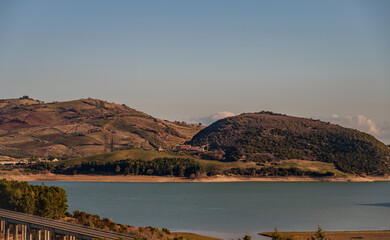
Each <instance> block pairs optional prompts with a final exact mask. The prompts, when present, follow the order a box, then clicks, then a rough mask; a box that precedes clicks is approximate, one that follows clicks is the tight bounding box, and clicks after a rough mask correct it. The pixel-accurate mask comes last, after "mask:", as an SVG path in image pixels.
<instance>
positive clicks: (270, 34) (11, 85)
mask: <svg viewBox="0 0 390 240" xmlns="http://www.w3.org/2000/svg"><path fill="white" fill-rule="evenodd" d="M389 11H390V1H385V0H383V1H378V0H370V1H369V0H367V1H359V0H345V1H339V0H333V1H332V0H329V1H312V0H310V1H306V0H301V1H298V0H297V1H287V0H286V1H271V0H270V1H257V0H256V1H228V0H223V1H222V0H221V1H212V0H211V1H99V0H95V1H90V0H84V1H75V0H67V1H18V0H12V1H11V0H10V1H8V0H3V1H1V2H0V84H1V87H0V98H15V97H19V96H22V95H29V96H31V97H33V98H37V99H40V100H44V101H48V102H50V101H54V100H58V101H61V100H71V99H78V98H85V97H93V98H100V99H104V100H108V101H112V102H117V103H125V104H127V105H128V106H131V107H133V108H136V109H139V110H141V111H144V112H146V113H148V114H151V115H153V116H156V117H159V118H163V119H169V120H187V121H201V120H205V119H207V118H208V119H214V118H213V116H216V115H215V113H218V112H219V115H221V112H224V111H225V112H231V113H234V114H239V113H242V112H253V111H261V110H270V111H274V112H279V113H286V114H289V115H294V116H302V117H313V118H321V119H323V120H327V121H332V122H335V123H339V124H343V125H345V126H348V127H354V128H358V129H361V130H364V131H366V132H370V133H372V134H374V135H376V136H377V137H378V138H379V139H381V140H382V141H384V142H387V143H390V110H389V109H390V108H389V102H390V94H389V90H390V67H389V66H390V14H388V13H389ZM229 114H230V113H227V115H229ZM217 115H218V114H217ZM219 115H218V116H219ZM223 115H224V114H222V116H223ZM206 122H207V121H206ZM373 127H374V128H373ZM373 129H374V130H373Z"/></svg>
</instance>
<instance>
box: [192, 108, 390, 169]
mask: <svg viewBox="0 0 390 240" xmlns="http://www.w3.org/2000/svg"><path fill="white" fill-rule="evenodd" d="M188 144H193V145H208V147H209V150H210V153H209V156H210V157H213V158H215V159H220V160H224V161H239V160H246V161H254V162H259V163H266V162H272V161H278V160H283V159H301V160H312V161H322V162H330V163H333V164H334V165H335V166H336V168H337V169H339V170H341V171H343V172H347V173H358V174H387V173H389V169H390V167H389V166H390V150H389V148H388V147H387V146H386V145H385V144H383V143H382V142H380V141H378V140H377V139H376V138H374V137H373V136H371V135H369V134H366V133H363V132H360V131H358V130H354V129H349V128H344V127H341V126H338V125H334V124H330V123H326V122H322V121H319V120H313V119H306V118H299V117H291V116H286V115H282V114H275V113H271V112H260V113H245V114H241V115H238V116H234V117H228V118H225V119H221V120H219V121H217V122H215V123H213V124H211V125H210V126H208V127H206V128H205V129H203V130H201V131H200V132H199V133H197V134H196V135H195V136H194V137H193V138H192V139H191V141H189V142H188Z"/></svg>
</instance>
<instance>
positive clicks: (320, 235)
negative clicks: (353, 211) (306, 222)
mask: <svg viewBox="0 0 390 240" xmlns="http://www.w3.org/2000/svg"><path fill="white" fill-rule="evenodd" d="M308 240H330V239H328V238H326V237H325V232H324V231H322V228H321V227H320V226H319V225H318V229H317V231H316V232H315V233H314V235H313V236H311V238H310V239H308Z"/></svg>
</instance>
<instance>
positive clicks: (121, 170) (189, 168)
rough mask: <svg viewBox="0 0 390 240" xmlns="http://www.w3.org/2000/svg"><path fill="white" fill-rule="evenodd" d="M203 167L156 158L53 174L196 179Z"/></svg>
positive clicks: (86, 165) (89, 164) (91, 165)
mask: <svg viewBox="0 0 390 240" xmlns="http://www.w3.org/2000/svg"><path fill="white" fill-rule="evenodd" d="M203 171H204V170H203V167H202V166H201V165H200V164H199V163H197V162H195V161H194V160H193V159H182V158H156V159H154V160H152V161H144V160H130V159H128V160H121V161H114V162H106V163H101V162H96V161H94V162H83V163H81V165H76V166H73V167H67V168H66V167H63V165H58V166H57V167H56V168H54V170H53V172H54V173H58V174H73V173H74V172H76V173H82V174H93V173H101V174H117V175H119V174H126V175H127V174H132V175H158V176H167V175H170V176H177V177H195V176H197V175H199V174H200V173H202V172H203Z"/></svg>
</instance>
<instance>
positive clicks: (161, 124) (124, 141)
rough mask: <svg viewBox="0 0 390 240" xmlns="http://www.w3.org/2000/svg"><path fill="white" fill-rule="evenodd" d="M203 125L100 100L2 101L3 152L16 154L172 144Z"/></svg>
mask: <svg viewBox="0 0 390 240" xmlns="http://www.w3.org/2000/svg"><path fill="white" fill-rule="evenodd" d="M201 129H202V127H199V126H196V125H187V124H180V125H178V124H175V123H173V122H169V121H165V120H160V119H157V118H153V117H152V116H150V115H147V114H145V113H143V112H140V111H137V110H135V109H132V108H129V107H127V106H126V105H119V104H115V103H109V102H106V101H102V100H98V99H91V98H88V99H80V100H74V101H67V102H53V103H42V102H39V101H35V100H32V99H5V100H0V155H6V156H12V157H30V156H41V157H50V156H52V157H57V158H68V157H75V156H86V155H91V154H97V153H103V152H110V151H114V150H120V149H129V148H144V149H153V148H154V149H155V148H158V147H162V148H170V147H171V146H173V145H176V144H180V143H183V142H185V141H187V140H189V139H190V138H191V137H192V136H193V135H195V134H196V133H197V132H198V131H199V130H201Z"/></svg>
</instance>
